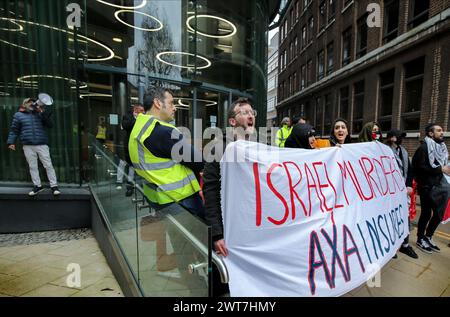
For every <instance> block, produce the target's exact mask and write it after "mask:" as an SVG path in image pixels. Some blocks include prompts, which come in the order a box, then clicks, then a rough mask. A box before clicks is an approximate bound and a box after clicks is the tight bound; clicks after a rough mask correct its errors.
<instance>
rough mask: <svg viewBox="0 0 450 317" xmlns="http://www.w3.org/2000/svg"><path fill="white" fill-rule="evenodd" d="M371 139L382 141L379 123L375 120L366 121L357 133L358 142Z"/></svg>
mask: <svg viewBox="0 0 450 317" xmlns="http://www.w3.org/2000/svg"><path fill="white" fill-rule="evenodd" d="M371 141H380V142H383V137H382V135H381V128H380V125H379V124H378V123H377V122H375V121H373V122H368V123H366V124H365V125H364V126H363V128H362V130H361V132H360V133H359V137H358V142H371Z"/></svg>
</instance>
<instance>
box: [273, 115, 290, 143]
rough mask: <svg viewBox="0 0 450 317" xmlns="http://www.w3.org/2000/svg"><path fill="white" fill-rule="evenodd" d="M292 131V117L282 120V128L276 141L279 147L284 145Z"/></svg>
mask: <svg viewBox="0 0 450 317" xmlns="http://www.w3.org/2000/svg"><path fill="white" fill-rule="evenodd" d="M291 132H292V127H291V119H290V118H288V117H285V118H283V120H281V128H280V130H278V131H277V137H276V139H275V143H276V145H277V146H278V147H284V142H286V139H287V138H288V136H289V135H290V134H291Z"/></svg>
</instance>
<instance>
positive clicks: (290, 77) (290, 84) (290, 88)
mask: <svg viewBox="0 0 450 317" xmlns="http://www.w3.org/2000/svg"><path fill="white" fill-rule="evenodd" d="M289 96H292V76H289Z"/></svg>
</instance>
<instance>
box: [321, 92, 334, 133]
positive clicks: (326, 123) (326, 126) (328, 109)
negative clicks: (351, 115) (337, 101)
mask: <svg viewBox="0 0 450 317" xmlns="http://www.w3.org/2000/svg"><path fill="white" fill-rule="evenodd" d="M324 113H325V117H324V120H323V133H324V134H325V135H328V134H329V133H330V131H331V124H332V122H331V120H332V118H333V108H332V103H331V95H330V94H326V95H325V110H324Z"/></svg>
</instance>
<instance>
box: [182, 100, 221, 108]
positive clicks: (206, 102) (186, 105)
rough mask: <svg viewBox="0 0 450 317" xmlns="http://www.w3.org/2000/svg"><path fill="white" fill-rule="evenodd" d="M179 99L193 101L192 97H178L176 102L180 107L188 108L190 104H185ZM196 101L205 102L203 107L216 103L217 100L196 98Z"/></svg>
mask: <svg viewBox="0 0 450 317" xmlns="http://www.w3.org/2000/svg"><path fill="white" fill-rule="evenodd" d="M181 100H188V101H193V100H194V99H192V98H180V99H178V104H179V105H180V106H181V107H186V108H189V107H190V106H191V105H188V104H185V103H183V102H182V101H181ZM197 101H200V102H204V103H205V107H210V106H215V105H217V101H212V100H205V99H197Z"/></svg>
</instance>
